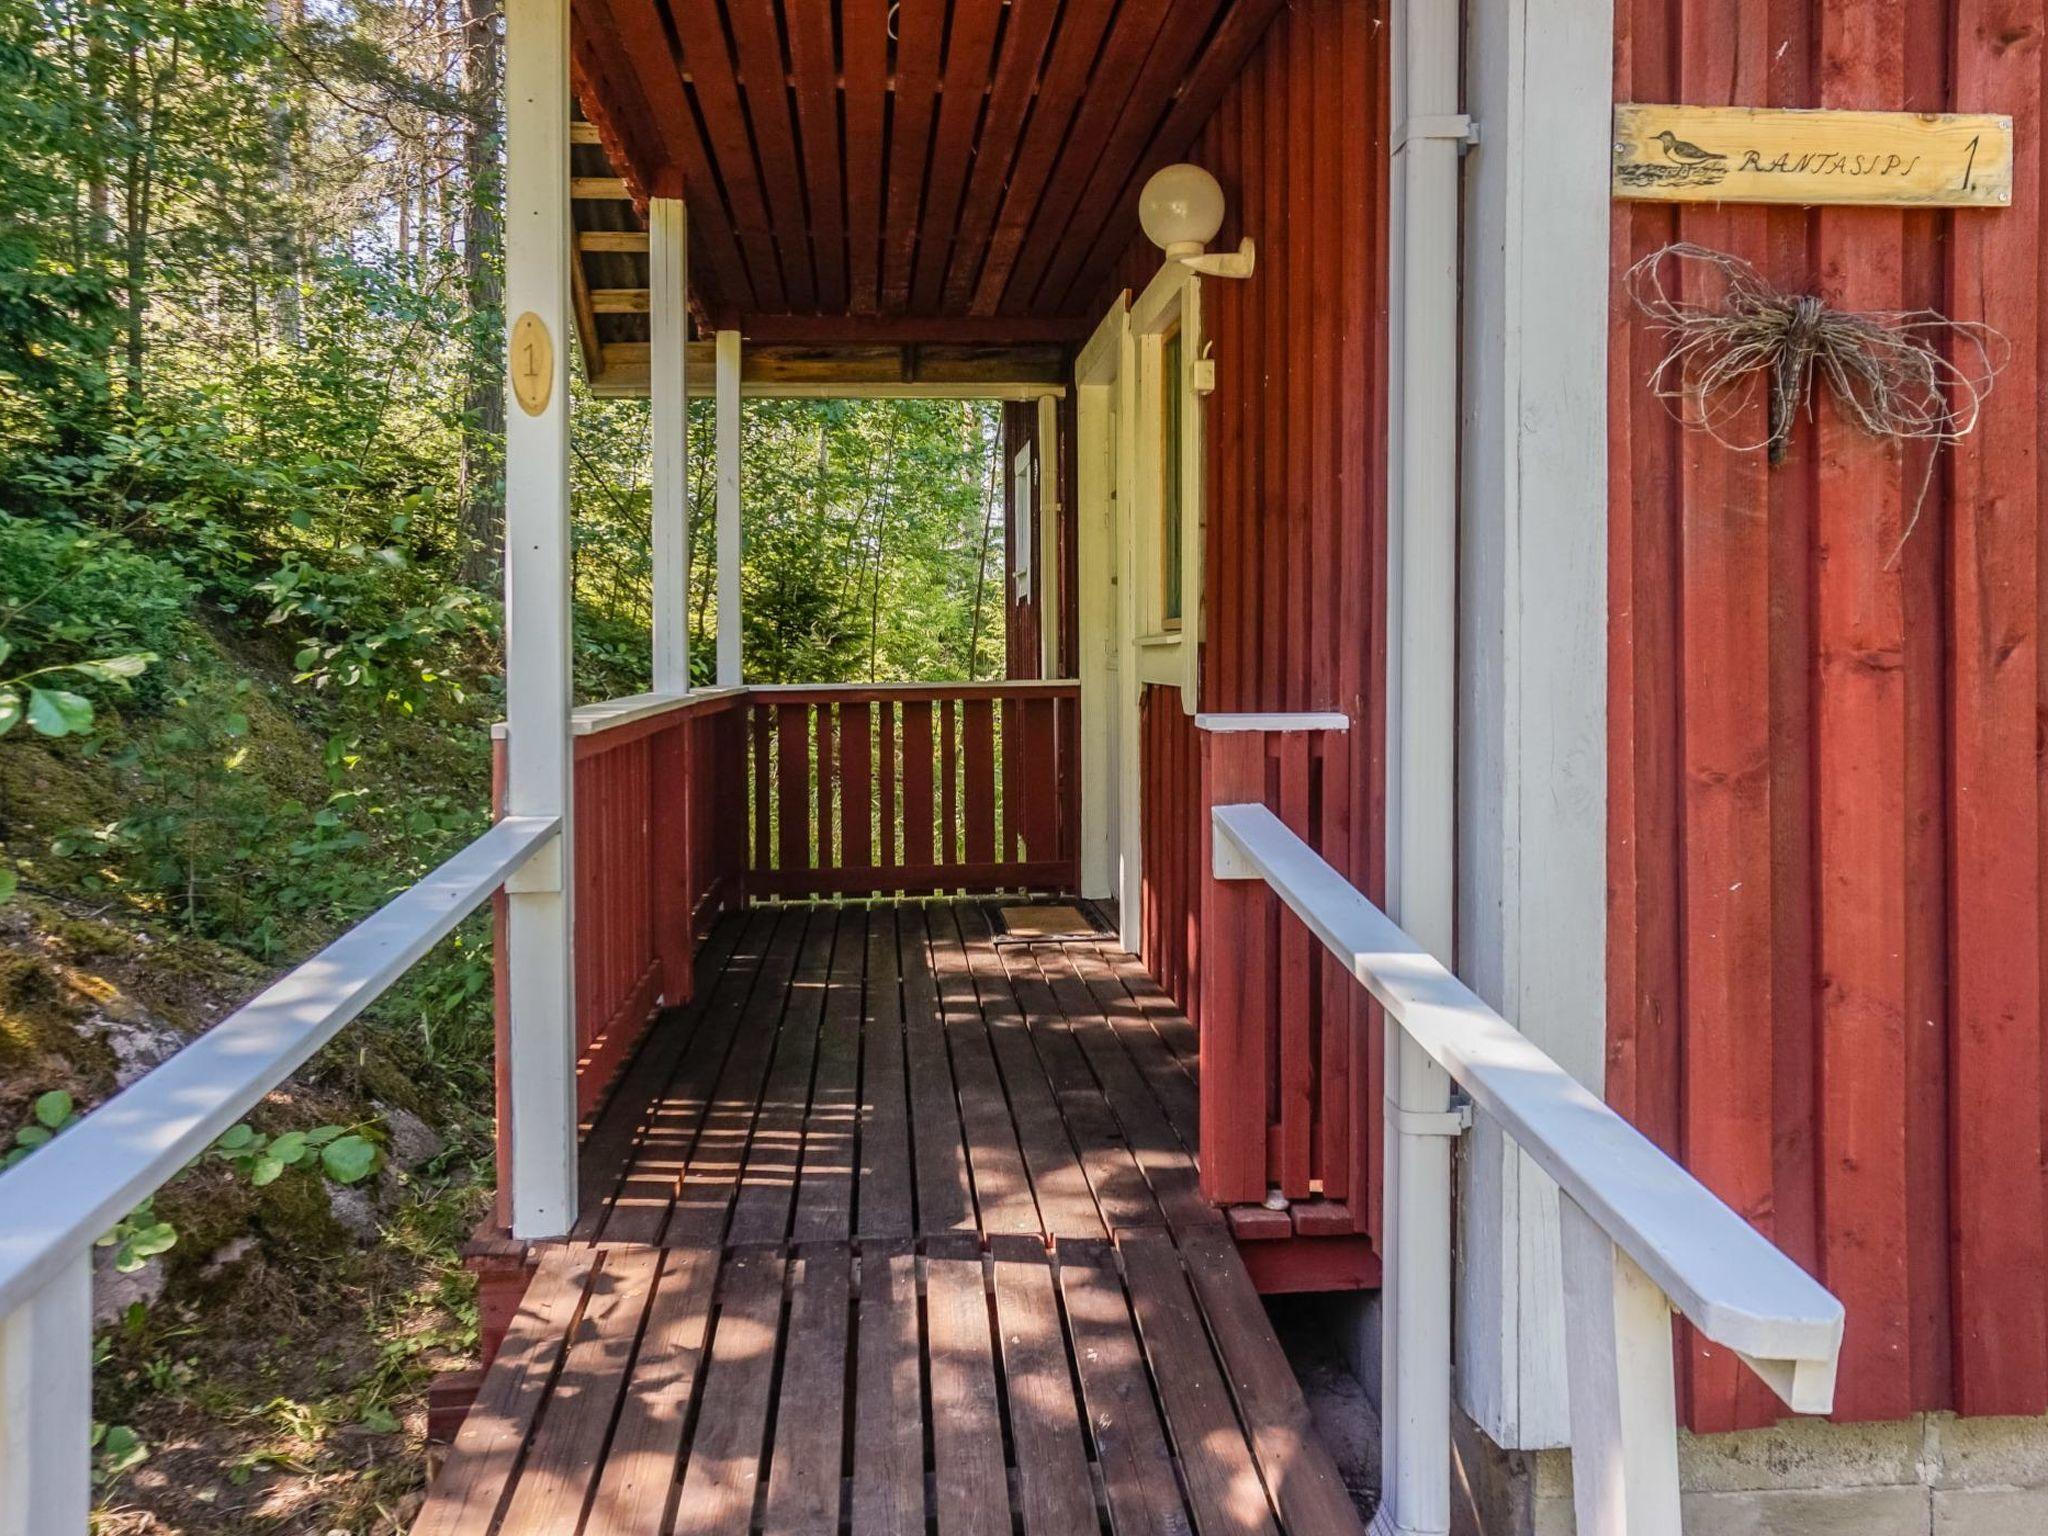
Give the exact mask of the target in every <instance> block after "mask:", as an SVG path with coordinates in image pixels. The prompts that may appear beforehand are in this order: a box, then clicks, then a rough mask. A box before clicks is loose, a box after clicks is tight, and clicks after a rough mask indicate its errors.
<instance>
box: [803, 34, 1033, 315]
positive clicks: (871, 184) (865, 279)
mask: <svg viewBox="0 0 2048 1536" xmlns="http://www.w3.org/2000/svg"><path fill="white" fill-rule="evenodd" d="M1048 9H1049V8H1048ZM840 48H841V50H842V52H843V53H844V55H845V57H844V59H843V61H842V63H843V65H844V69H845V80H846V180H845V183H844V186H845V202H846V208H847V220H846V223H847V307H848V308H849V309H851V310H852V311H853V312H854V313H855V314H857V315H861V314H869V315H871V314H873V313H874V312H875V310H876V309H877V308H878V307H879V305H880V303H881V276H882V208H883V204H884V200H885V198H886V197H887V185H886V181H887V174H888V167H887V162H886V161H885V159H884V157H883V125H884V121H885V117H886V113H887V110H888V90H889V0H841V6H840Z"/></svg>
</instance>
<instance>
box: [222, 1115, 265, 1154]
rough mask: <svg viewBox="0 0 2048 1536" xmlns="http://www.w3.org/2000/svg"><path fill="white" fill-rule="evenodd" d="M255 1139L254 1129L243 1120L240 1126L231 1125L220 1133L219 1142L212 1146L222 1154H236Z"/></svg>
mask: <svg viewBox="0 0 2048 1536" xmlns="http://www.w3.org/2000/svg"><path fill="white" fill-rule="evenodd" d="M255 1139H256V1128H255V1127H254V1126H252V1125H251V1124H249V1122H248V1121H246V1120H244V1121H242V1122H241V1123H240V1124H238V1125H231V1126H229V1127H228V1128H227V1129H226V1130H224V1131H222V1132H221V1133H220V1140H219V1141H217V1142H215V1143H214V1145H215V1146H216V1147H219V1148H220V1149H221V1151H223V1152H238V1151H240V1150H241V1149H242V1148H243V1147H246V1146H248V1145H249V1143H250V1142H252V1141H254V1140H255Z"/></svg>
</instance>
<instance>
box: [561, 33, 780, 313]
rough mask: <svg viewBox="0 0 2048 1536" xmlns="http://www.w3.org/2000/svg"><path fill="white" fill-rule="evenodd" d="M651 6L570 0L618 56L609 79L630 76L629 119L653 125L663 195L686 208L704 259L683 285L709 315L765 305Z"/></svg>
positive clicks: (693, 238)
mask: <svg viewBox="0 0 2048 1536" xmlns="http://www.w3.org/2000/svg"><path fill="white" fill-rule="evenodd" d="M656 3H657V0H578V4H577V11H578V12H579V13H582V14H585V15H587V18H588V24H589V27H590V31H591V34H592V36H593V37H596V36H600V35H601V36H603V37H604V38H605V39H606V41H607V43H608V44H609V49H610V53H611V55H612V56H613V57H614V58H617V59H619V61H620V63H619V67H618V68H617V69H615V70H613V72H612V73H613V74H614V76H616V75H618V74H625V75H626V76H628V77H629V78H630V80H631V82H632V84H633V89H634V91H635V93H636V94H637V96H638V97H639V99H640V102H641V106H640V109H639V110H640V113H641V114H642V115H641V116H640V117H639V118H637V119H636V120H637V121H642V122H645V121H654V122H658V123H659V124H660V131H661V134H662V137H663V140H664V145H665V148H666V151H667V155H668V157H669V160H670V164H671V166H672V168H673V169H672V174H671V176H670V177H669V178H667V179H668V180H669V181H670V183H671V185H670V188H669V190H671V191H680V192H681V193H682V194H683V196H684V197H685V199H686V200H687V201H688V202H689V203H690V239H691V244H692V246H693V247H694V248H695V249H697V250H698V251H701V252H702V253H703V255H704V256H705V258H706V260H704V261H702V262H693V263H692V264H691V269H690V279H691V287H692V288H693V289H694V290H695V291H696V292H697V293H698V295H699V296H700V297H701V299H702V300H703V302H704V304H705V306H706V307H707V308H708V309H709V310H711V311H713V312H718V311H721V310H724V309H727V308H731V309H735V310H737V309H744V308H746V307H748V306H749V305H751V304H754V303H757V302H766V298H765V296H764V295H761V294H758V293H757V292H756V290H755V287H754V283H753V280H752V278H751V277H750V275H749V273H748V264H747V262H746V261H745V260H744V259H742V257H741V255H740V248H739V242H738V240H737V239H736V237H735V235H734V233H733V227H732V219H731V216H730V215H729V214H728V212H727V210H726V208H725V205H724V203H723V202H722V201H721V200H720V197H719V190H718V188H719V179H718V177H717V176H716V175H714V174H713V171H712V166H711V157H710V155H709V154H708V153H707V152H706V150H705V148H704V144H703V140H702V138H701V137H700V136H699V134H698V132H697V119H696V114H695V113H693V112H692V111H691V110H690V103H689V101H688V99H687V97H686V96H685V95H684V93H683V87H682V73H681V68H680V66H679V64H678V62H677V60H676V57H675V52H674V50H673V48H672V47H671V46H670V43H669V35H668V29H667V28H666V27H664V26H663V25H662V18H661V15H660V13H659V12H658V11H657V10H656V9H655V6H656ZM627 61H630V62H627ZM606 89H609V86H607V87H606ZM676 180H680V182H681V183H682V185H681V186H680V187H675V186H674V185H673V182H674V181H676ZM642 248H643V249H644V247H642Z"/></svg>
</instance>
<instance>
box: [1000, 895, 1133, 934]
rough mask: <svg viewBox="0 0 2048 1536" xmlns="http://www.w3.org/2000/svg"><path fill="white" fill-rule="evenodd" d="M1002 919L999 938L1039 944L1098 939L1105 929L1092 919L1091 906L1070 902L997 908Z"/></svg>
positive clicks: (1092, 911)
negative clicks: (1051, 941)
mask: <svg viewBox="0 0 2048 1536" xmlns="http://www.w3.org/2000/svg"><path fill="white" fill-rule="evenodd" d="M996 916H997V917H999V918H1000V919H1001V920H1002V924H1003V931H1002V932H1001V933H999V934H997V935H996V937H997V938H1000V939H1018V940H1023V941H1025V942H1030V943H1043V942H1046V941H1049V940H1055V939H1099V938H1101V937H1102V936H1103V935H1104V933H1106V932H1107V930H1106V929H1104V928H1103V927H1102V926H1101V924H1100V923H1099V922H1098V921H1097V920H1096V917H1095V913H1094V910H1093V909H1092V908H1087V909H1084V908H1083V907H1081V906H1077V905H1075V904H1073V903H1072V902H1046V903H1042V904H1033V905H1028V906H1015V907H998V908H996Z"/></svg>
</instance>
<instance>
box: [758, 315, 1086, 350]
mask: <svg viewBox="0 0 2048 1536" xmlns="http://www.w3.org/2000/svg"><path fill="white" fill-rule="evenodd" d="M739 328H740V332H741V334H742V335H743V336H745V338H746V341H747V345H748V346H754V345H757V344H758V345H763V346H770V345H773V346H794V345H799V344H802V345H811V346H826V345H830V346H852V345H856V344H862V343H872V344H874V345H877V346H883V345H887V346H899V345H909V344H912V343H920V342H921V343H929V344H933V345H955V346H1043V345H1054V344H1064V343H1069V342H1075V341H1084V340H1086V339H1087V334H1088V332H1089V331H1090V330H1091V329H1092V326H1091V324H1090V322H1089V321H1088V320H1087V319H1085V318H1080V317H1065V316H1061V317H1052V318H1048V317H1043V316H1038V315H1030V316H1023V317H1012V316H1007V315H989V316H985V317H976V316H973V315H766V314H762V315H742V316H741V317H740V325H739Z"/></svg>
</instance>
